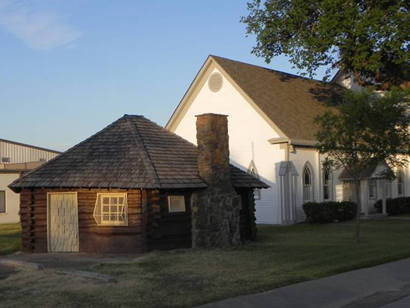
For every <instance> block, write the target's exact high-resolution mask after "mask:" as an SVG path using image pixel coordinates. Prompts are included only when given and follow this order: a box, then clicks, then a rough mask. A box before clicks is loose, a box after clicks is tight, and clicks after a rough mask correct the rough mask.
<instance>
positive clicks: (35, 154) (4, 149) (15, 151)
mask: <svg viewBox="0 0 410 308" xmlns="http://www.w3.org/2000/svg"><path fill="white" fill-rule="evenodd" d="M57 155H58V154H57V153H55V152H51V151H47V150H42V149H37V148H34V147H30V146H24V145H19V144H14V143H9V142H7V141H1V140H0V163H1V162H2V158H3V157H8V158H9V159H10V161H7V162H4V163H6V164H7V163H26V162H32V161H39V160H45V161H48V160H50V159H52V158H54V157H55V156H57Z"/></svg>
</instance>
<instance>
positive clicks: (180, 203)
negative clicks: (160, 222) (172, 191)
mask: <svg viewBox="0 0 410 308" xmlns="http://www.w3.org/2000/svg"><path fill="white" fill-rule="evenodd" d="M168 211H169V213H181V212H185V197H184V196H182V195H181V196H176V195H173V196H168Z"/></svg>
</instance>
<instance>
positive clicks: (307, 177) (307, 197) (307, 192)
mask: <svg viewBox="0 0 410 308" xmlns="http://www.w3.org/2000/svg"><path fill="white" fill-rule="evenodd" d="M312 200H313V174H312V170H311V168H310V167H309V165H305V168H303V201H304V202H308V201H312Z"/></svg>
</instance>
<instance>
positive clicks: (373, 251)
mask: <svg viewBox="0 0 410 308" xmlns="http://www.w3.org/2000/svg"><path fill="white" fill-rule="evenodd" d="M409 235H410V221H400V220H397V221H396V220H389V219H384V220H377V221H365V222H362V238H361V242H360V243H359V244H356V243H355V242H354V239H353V238H354V225H353V224H352V223H340V224H327V225H308V224H301V225H294V226H286V227H283V226H282V227H279V226H259V240H258V242H255V243H250V244H247V245H244V246H241V247H237V248H234V249H212V250H199V249H198V250H194V249H186V250H174V251H166V252H153V253H149V254H146V255H145V256H143V257H141V258H139V259H137V260H136V261H135V262H131V263H126V264H105V265H99V266H95V267H93V268H92V269H90V270H93V271H97V272H100V273H105V274H109V275H112V276H115V277H116V278H117V279H118V283H117V284H103V283H91V282H89V281H84V280H78V279H74V278H66V277H67V276H58V275H56V274H54V275H53V274H51V273H47V274H46V273H44V274H43V273H41V271H39V273H38V274H36V275H33V274H31V275H29V276H27V275H26V276H24V275H23V274H20V275H21V276H19V275H14V277H9V278H8V279H6V280H0V293H3V295H2V302H3V303H4V305H5V306H6V307H7V305H10V306H12V305H13V304H15V303H18V304H22V305H24V304H25V303H30V305H31V306H32V307H40V306H41V307H53V306H58V305H61V304H62V303H63V304H64V306H66V307H76V306H78V305H79V304H81V305H83V306H86V307H100V306H101V305H102V304H103V305H104V307H118V306H121V307H123V306H124V307H129V306H132V307H181V306H182V307H190V306H193V305H198V304H201V303H206V302H210V301H214V300H218V299H223V298H227V297H232V296H236V295H241V294H248V293H255V292H260V291H265V290H269V289H272V288H276V287H280V286H284V285H288V284H291V283H296V282H301V281H306V280H310V279H315V278H319V277H324V276H328V275H332V274H336V273H340V272H343V271H348V270H352V269H357V268H361V267H367V266H372V265H376V264H381V263H384V262H388V261H393V260H397V259H401V258H406V257H410V236H409ZM0 237H1V236H0ZM0 241H1V239H0ZM62 277H64V279H62ZM33 284H34V285H35V287H33ZM50 286H52V287H50ZM2 288H4V289H2ZM2 291H3V292H2ZM39 292H41V294H42V296H38V294H39ZM17 306H18V305H17Z"/></svg>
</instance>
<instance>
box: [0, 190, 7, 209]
mask: <svg viewBox="0 0 410 308" xmlns="http://www.w3.org/2000/svg"><path fill="white" fill-rule="evenodd" d="M0 213H6V192H5V191H4V190H0Z"/></svg>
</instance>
